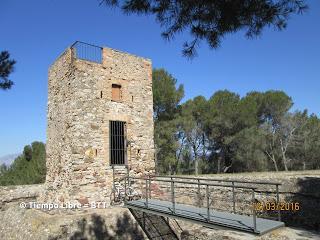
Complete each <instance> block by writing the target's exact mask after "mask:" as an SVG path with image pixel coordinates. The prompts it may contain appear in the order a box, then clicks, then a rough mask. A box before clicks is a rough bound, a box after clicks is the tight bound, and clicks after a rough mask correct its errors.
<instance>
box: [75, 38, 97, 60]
mask: <svg viewBox="0 0 320 240" xmlns="http://www.w3.org/2000/svg"><path fill="white" fill-rule="evenodd" d="M71 48H72V50H73V52H74V56H75V57H76V58H77V59H82V60H87V61H91V62H96V63H102V47H99V46H95V45H92V44H89V43H84V42H79V41H76V42H75V43H74V44H72V46H71Z"/></svg>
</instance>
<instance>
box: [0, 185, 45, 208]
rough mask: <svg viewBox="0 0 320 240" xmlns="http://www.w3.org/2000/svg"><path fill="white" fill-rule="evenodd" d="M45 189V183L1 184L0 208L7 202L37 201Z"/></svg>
mask: <svg viewBox="0 0 320 240" xmlns="http://www.w3.org/2000/svg"><path fill="white" fill-rule="evenodd" d="M43 190H44V185H43V184H34V185H18V186H0V209H1V207H3V206H4V205H5V204H6V203H12V202H21V201H26V200H28V201H35V200H36V199H37V197H39V195H40V194H41V193H42V191H43Z"/></svg>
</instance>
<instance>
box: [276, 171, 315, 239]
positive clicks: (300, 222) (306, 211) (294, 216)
mask: <svg viewBox="0 0 320 240" xmlns="http://www.w3.org/2000/svg"><path fill="white" fill-rule="evenodd" d="M297 186H298V187H299V192H297V193H295V194H286V197H285V201H286V202H291V203H299V205H300V209H299V210H298V211H282V212H281V216H282V221H284V222H285V223H286V225H287V226H294V227H303V228H307V229H311V230H316V231H319V230H320V178H316V177H305V178H302V179H299V180H298V182H297ZM304 237H308V236H304Z"/></svg>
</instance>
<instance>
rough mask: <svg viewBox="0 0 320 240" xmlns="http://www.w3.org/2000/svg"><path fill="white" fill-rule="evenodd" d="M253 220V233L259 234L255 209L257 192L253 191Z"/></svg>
mask: <svg viewBox="0 0 320 240" xmlns="http://www.w3.org/2000/svg"><path fill="white" fill-rule="evenodd" d="M252 218H253V231H254V232H257V216H256V208H255V191H254V189H252Z"/></svg>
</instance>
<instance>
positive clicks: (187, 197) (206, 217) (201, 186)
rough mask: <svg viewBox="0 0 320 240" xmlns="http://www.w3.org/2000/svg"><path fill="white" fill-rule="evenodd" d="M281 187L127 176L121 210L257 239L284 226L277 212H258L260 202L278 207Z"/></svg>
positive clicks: (227, 181)
mask: <svg viewBox="0 0 320 240" xmlns="http://www.w3.org/2000/svg"><path fill="white" fill-rule="evenodd" d="M280 185H281V184H279V183H271V182H255V181H237V180H221V179H213V178H196V177H177V176H153V177H151V176H148V177H129V176H126V177H125V178H124V187H125V191H124V192H125V197H124V206H125V207H127V208H129V209H130V211H141V212H142V213H144V214H153V215H156V216H160V217H162V218H172V219H180V220H185V221H191V222H193V223H197V224H201V225H203V226H206V227H209V228H224V229H225V228H226V229H231V230H232V229H233V230H239V231H244V232H249V233H253V234H258V235H259V234H264V233H267V232H270V231H272V230H274V229H277V228H280V227H283V226H284V223H283V222H281V215H280V210H276V209H273V211H272V209H269V211H265V212H262V211H259V209H257V206H259V204H260V200H261V199H268V201H273V202H274V204H278V203H279V186H280ZM129 188H130V189H133V188H134V189H136V190H137V191H138V192H139V196H138V197H137V196H133V195H132V194H129V193H128V189H129ZM272 188H273V190H272ZM270 189H271V190H270Z"/></svg>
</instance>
